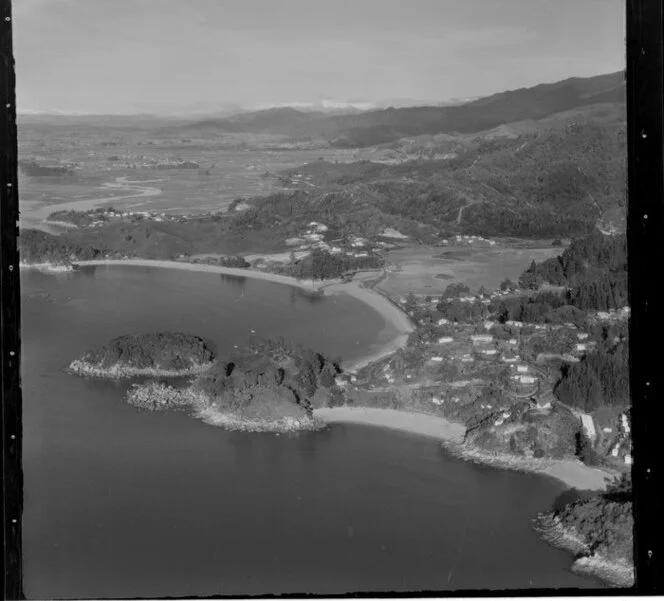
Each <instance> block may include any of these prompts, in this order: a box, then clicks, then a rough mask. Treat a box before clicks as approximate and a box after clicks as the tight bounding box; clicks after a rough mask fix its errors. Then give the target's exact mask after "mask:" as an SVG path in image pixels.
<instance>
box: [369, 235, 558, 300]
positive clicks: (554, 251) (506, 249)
mask: <svg viewBox="0 0 664 601" xmlns="http://www.w3.org/2000/svg"><path fill="white" fill-rule="evenodd" d="M562 250H563V249H562V248H561V247H560V246H551V245H550V241H546V242H531V243H530V244H529V245H527V244H525V243H524V242H523V241H520V243H519V244H518V245H516V244H511V243H508V242H499V243H498V244H497V245H496V246H494V247H482V248H477V247H476V248H472V247H469V246H453V245H450V246H445V247H435V246H420V247H410V248H401V249H397V250H393V251H390V252H389V253H388V261H389V263H391V264H393V265H395V270H390V271H388V273H387V276H386V278H385V279H384V280H382V281H381V283H380V285H379V288H380V289H381V290H383V291H384V292H385V293H386V294H388V295H390V296H404V297H405V296H407V295H408V293H410V292H413V293H414V294H418V295H432V296H435V295H439V294H441V293H442V292H443V291H444V290H445V288H446V287H447V286H448V285H449V284H451V283H453V282H461V283H463V284H466V285H467V286H468V287H469V288H470V289H471V291H472V292H476V291H477V290H478V288H479V287H480V286H486V287H487V288H495V287H497V286H499V285H500V282H502V281H503V280H504V279H505V278H509V279H511V280H514V281H516V280H517V279H518V277H519V276H520V275H521V273H522V272H523V271H524V270H525V269H526V268H527V267H528V265H529V264H530V262H531V261H532V260H535V261H538V262H539V261H543V260H545V259H548V258H550V257H555V256H557V255H558V254H560V253H561V252H562Z"/></svg>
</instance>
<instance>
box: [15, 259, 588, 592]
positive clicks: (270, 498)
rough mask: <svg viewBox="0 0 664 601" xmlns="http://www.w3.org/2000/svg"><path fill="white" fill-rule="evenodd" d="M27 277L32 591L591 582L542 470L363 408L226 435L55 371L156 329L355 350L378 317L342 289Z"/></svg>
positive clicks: (115, 388) (376, 327)
mask: <svg viewBox="0 0 664 601" xmlns="http://www.w3.org/2000/svg"><path fill="white" fill-rule="evenodd" d="M22 282H23V294H24V298H23V322H24V324H23V340H24V355H23V360H24V378H23V390H24V470H25V513H24V519H23V528H24V570H25V592H26V594H27V595H28V597H31V598H47V597H49V598H63V597H66V598H72V597H79V598H94V597H111V598H117V597H148V596H152V597H163V596H184V595H213V594H227V595H228V594H252V593H278V592H319V593H335V592H348V591H418V590H453V589H460V588H491V589H501V588H525V587H554V588H555V587H594V586H598V583H597V582H596V581H594V580H591V579H589V578H585V577H582V576H579V575H576V574H573V573H572V572H570V571H569V566H570V564H571V557H570V556H569V555H567V554H566V553H564V552H562V551H558V550H555V549H553V548H550V547H549V546H547V545H546V544H545V543H543V542H541V541H540V540H539V539H538V538H537V536H536V535H535V533H534V532H533V531H532V529H531V526H530V518H531V517H533V516H534V515H535V514H536V513H537V512H538V511H541V510H545V509H547V508H549V507H550V506H551V504H552V503H553V502H554V499H555V498H556V496H557V495H558V494H559V493H560V492H561V488H560V487H558V486H557V485H556V484H555V483H554V482H553V481H549V480H546V479H544V478H541V477H538V476H532V475H524V474H518V473H511V472H506V471H499V470H494V469H491V468H483V467H478V466H474V465H471V464H467V463H463V462H460V461H457V460H454V459H452V458H450V457H448V456H447V455H446V454H445V452H444V451H443V450H442V449H441V447H440V445H439V444H437V443H436V442H434V441H432V440H427V439H420V438H418V437H415V436H410V435H406V434H400V433H395V432H390V431H383V430H380V429H376V428H370V427H366V426H350V425H348V426H346V425H343V426H342V425H338V426H333V427H331V428H328V429H327V430H324V431H321V432H314V433H300V434H297V435H289V436H284V435H282V436H276V435H273V434H243V433H229V432H225V431H224V430H222V429H219V428H215V427H212V426H209V425H206V424H204V423H203V422H200V421H198V420H196V419H194V418H191V417H188V416H187V415H186V414H184V413H147V412H141V411H139V410H137V409H135V408H133V407H131V406H128V405H125V404H123V403H122V402H121V394H122V390H123V386H122V385H119V384H117V383H112V382H98V381H97V382H94V381H86V380H84V379H81V378H77V377H73V376H68V375H66V374H64V373H62V372H61V371H60V369H61V368H62V367H63V365H65V364H66V363H67V362H68V361H69V360H71V358H73V357H75V356H77V355H79V354H81V353H82V352H83V351H84V350H85V349H87V348H88V347H90V346H92V345H96V344H101V343H104V342H106V341H107V340H108V339H110V338H111V337H113V336H116V335H120V334H123V333H127V332H140V331H152V330H162V329H166V328H174V329H178V330H185V331H190V332H192V333H197V334H201V335H206V336H209V337H211V338H212V339H214V340H215V341H216V342H217V343H218V345H219V348H220V351H222V352H223V351H224V350H229V349H231V348H232V346H233V345H234V344H241V343H242V342H244V341H245V340H246V339H247V338H248V336H249V335H250V330H251V329H255V330H256V331H257V333H259V334H263V335H270V334H274V335H277V334H279V335H284V336H288V337H289V338H291V339H294V340H297V341H301V342H304V343H308V344H310V345H312V346H314V347H316V348H318V349H321V350H323V351H326V352H329V353H343V354H344V356H345V357H348V358H349V359H352V358H354V357H357V356H358V355H360V354H361V353H362V351H363V350H364V349H366V348H367V347H368V346H369V345H370V342H371V341H372V340H376V338H377V337H378V338H385V337H388V336H389V335H390V331H389V330H387V329H385V328H384V324H383V322H382V320H381V318H380V317H378V316H377V315H376V314H374V313H373V312H372V311H371V310H370V309H369V308H367V307H366V306H364V305H363V304H361V303H360V302H358V301H356V300H355V299H352V298H347V297H345V296H338V297H331V298H324V299H322V300H320V299H318V300H312V299H310V298H307V297H306V296H304V295H302V294H301V293H299V292H297V291H293V290H291V289H290V288H287V287H284V286H279V285H275V284H270V283H266V282H259V281H255V280H245V281H243V282H239V281H237V280H232V281H230V280H228V279H226V280H225V281H224V280H221V279H220V278H219V277H217V276H213V275H210V274H199V273H188V272H183V271H170V270H156V269H155V270H152V269H139V268H119V267H112V268H97V269H96V270H94V269H90V270H89V271H87V272H86V273H76V274H62V275H57V276H53V275H43V274H40V273H38V272H25V273H24V274H22Z"/></svg>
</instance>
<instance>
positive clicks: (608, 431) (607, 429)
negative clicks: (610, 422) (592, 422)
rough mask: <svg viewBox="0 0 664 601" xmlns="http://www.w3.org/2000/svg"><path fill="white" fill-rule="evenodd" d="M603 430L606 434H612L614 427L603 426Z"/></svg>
mask: <svg viewBox="0 0 664 601" xmlns="http://www.w3.org/2000/svg"><path fill="white" fill-rule="evenodd" d="M602 432H604V433H605V434H611V432H613V429H612V428H602Z"/></svg>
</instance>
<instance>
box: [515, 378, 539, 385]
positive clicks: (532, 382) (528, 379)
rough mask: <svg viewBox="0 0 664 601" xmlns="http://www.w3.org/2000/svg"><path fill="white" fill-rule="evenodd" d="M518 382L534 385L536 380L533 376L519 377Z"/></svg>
mask: <svg viewBox="0 0 664 601" xmlns="http://www.w3.org/2000/svg"><path fill="white" fill-rule="evenodd" d="M519 381H520V382H521V384H534V383H535V382H537V378H535V377H533V376H519Z"/></svg>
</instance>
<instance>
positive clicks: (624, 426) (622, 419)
mask: <svg viewBox="0 0 664 601" xmlns="http://www.w3.org/2000/svg"><path fill="white" fill-rule="evenodd" d="M620 423H621V425H622V429H623V432H624V433H625V434H629V433H630V427H629V420H628V419H627V414H626V413H623V414H621V416H620Z"/></svg>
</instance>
